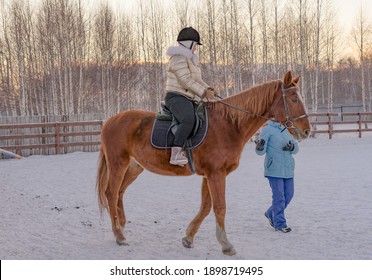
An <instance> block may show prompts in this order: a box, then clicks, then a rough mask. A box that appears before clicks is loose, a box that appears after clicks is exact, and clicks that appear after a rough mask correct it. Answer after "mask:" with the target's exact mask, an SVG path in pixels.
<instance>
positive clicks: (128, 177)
mask: <svg viewBox="0 0 372 280" xmlns="http://www.w3.org/2000/svg"><path fill="white" fill-rule="evenodd" d="M142 171H143V167H142V166H140V165H139V164H138V163H137V162H136V161H135V160H134V159H132V160H131V162H130V164H129V166H128V169H127V171H126V172H125V175H124V179H123V182H122V183H121V186H120V190H119V200H118V219H119V225H120V228H121V231H123V230H124V226H125V223H126V218H125V211H124V205H123V195H124V193H125V191H126V189H127V187H128V186H129V185H130V184H132V183H133V181H134V180H136V179H137V177H138V175H140V174H141V173H142Z"/></svg>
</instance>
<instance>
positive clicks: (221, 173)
mask: <svg viewBox="0 0 372 280" xmlns="http://www.w3.org/2000/svg"><path fill="white" fill-rule="evenodd" d="M298 81H299V77H297V78H293V77H292V73H291V72H290V71H289V72H287V73H286V75H285V77H284V78H283V80H275V81H271V82H266V83H263V84H260V85H257V86H254V87H252V88H250V89H248V90H245V91H242V92H240V93H238V94H236V95H234V96H231V97H228V98H225V99H222V100H220V101H215V102H210V103H209V106H208V119H209V125H208V126H209V129H208V134H207V136H206V138H205V139H204V142H203V143H202V144H201V145H200V146H199V147H197V148H195V149H194V151H193V157H194V164H195V169H196V173H197V174H198V175H200V176H203V179H202V185H201V197H202V199H201V206H200V209H199V212H198V213H197V215H196V216H195V218H194V219H193V220H192V221H191V223H190V224H189V225H188V227H187V230H186V236H185V237H184V238H183V239H182V243H183V245H184V246H185V247H187V248H191V247H192V246H193V240H194V237H195V234H196V232H197V231H198V229H199V227H200V224H201V223H202V221H203V220H204V218H205V217H206V216H207V215H208V214H209V212H210V210H211V208H212V207H213V211H214V214H215V218H216V235H217V240H218V242H219V243H220V244H221V246H222V251H223V253H224V254H226V255H234V254H235V253H236V251H235V249H234V247H233V245H232V244H231V243H230V242H229V240H228V239H227V235H226V231H225V214H226V201H225V187H226V176H227V175H228V174H229V173H231V172H232V171H234V170H235V169H236V168H237V167H238V165H239V160H240V156H241V153H242V151H243V148H244V145H245V144H246V143H247V141H248V140H249V139H250V138H251V137H252V136H253V135H254V134H255V133H256V132H257V130H258V129H259V128H260V127H261V126H262V125H263V124H264V123H265V122H266V121H267V120H268V119H272V120H275V121H277V122H280V123H283V124H285V125H286V126H287V127H288V129H289V131H290V132H291V133H292V134H295V136H296V138H306V137H307V136H308V135H309V133H310V123H309V120H308V117H307V114H306V110H305V106H304V104H303V102H302V99H301V97H300V95H299V88H298V86H297V84H298ZM154 120H155V113H154V112H146V111H140V110H131V111H126V112H121V113H119V114H117V115H115V116H113V117H111V118H109V119H108V120H107V122H106V123H105V125H104V126H103V128H102V132H101V151H100V156H99V167H98V174H97V190H98V198H99V206H100V210H101V212H102V210H103V209H104V208H106V209H107V210H108V211H109V214H110V217H111V223H112V231H113V233H114V235H115V237H116V242H117V244H119V245H128V243H127V242H126V239H125V237H124V234H123V231H124V226H125V223H126V218H125V212H124V205H123V201H124V199H123V195H124V192H125V190H126V189H127V187H128V186H129V185H130V184H131V183H132V182H133V181H134V180H135V179H136V178H137V176H138V175H139V174H140V173H141V172H142V171H143V170H144V168H145V169H147V170H149V171H151V172H154V173H157V174H161V175H173V176H187V175H192V174H193V173H192V171H191V170H190V169H189V167H188V166H185V167H180V166H175V165H171V164H170V163H169V158H170V149H156V148H154V147H153V146H152V145H151V143H150V135H151V129H152V126H153V123H154Z"/></svg>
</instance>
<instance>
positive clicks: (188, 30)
mask: <svg viewBox="0 0 372 280" xmlns="http://www.w3.org/2000/svg"><path fill="white" fill-rule="evenodd" d="M177 41H178V42H181V41H194V42H196V43H197V44H198V45H202V43H200V35H199V32H198V31H196V30H195V29H194V28H192V27H191V26H190V27H185V28H183V29H182V30H181V31H180V33H179V34H178V37H177Z"/></svg>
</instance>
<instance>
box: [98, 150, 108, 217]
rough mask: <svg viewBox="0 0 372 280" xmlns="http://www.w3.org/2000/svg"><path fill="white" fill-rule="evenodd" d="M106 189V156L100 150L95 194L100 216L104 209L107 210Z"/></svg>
mask: <svg viewBox="0 0 372 280" xmlns="http://www.w3.org/2000/svg"><path fill="white" fill-rule="evenodd" d="M107 187H108V169H107V164H106V156H105V153H104V152H103V149H102V148H101V151H100V153H99V159H98V172H97V193H98V205H99V210H100V212H101V214H102V212H103V210H104V209H108V203H107V197H106V193H105V192H106V189H107Z"/></svg>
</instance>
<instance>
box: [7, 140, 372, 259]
mask: <svg viewBox="0 0 372 280" xmlns="http://www.w3.org/2000/svg"><path fill="white" fill-rule="evenodd" d="M371 155H372V136H371V135H366V136H363V138H357V136H355V135H352V136H350V135H348V136H339V137H335V138H334V139H331V140H329V139H326V138H322V137H318V138H317V139H314V138H311V139H308V140H304V141H302V142H300V152H299V153H298V154H297V155H295V160H296V169H295V174H296V175H295V196H294V198H293V201H292V202H291V204H290V206H289V207H288V209H287V210H286V218H287V222H288V225H289V226H290V227H291V228H292V232H290V233H287V234H284V233H281V232H275V231H274V230H273V229H272V228H271V227H270V225H269V223H268V221H267V219H266V218H265V217H264V212H265V210H266V209H267V208H268V206H269V204H270V201H271V191H270V188H269V186H268V182H267V180H266V179H265V178H264V177H263V157H259V156H257V155H256V154H255V152H254V144H253V143H252V142H248V143H247V144H246V146H245V148H244V152H243V154H242V157H241V160H240V165H239V167H238V169H237V170H236V171H234V172H233V173H231V174H230V175H229V176H228V177H227V184H226V201H227V214H226V225H227V233H228V235H229V238H230V240H231V241H232V243H233V244H234V247H235V249H236V251H237V254H236V255H234V256H225V255H223V254H222V252H221V250H220V247H219V246H217V245H218V244H217V241H216V238H215V227H216V226H215V217H214V215H213V211H211V213H210V214H209V216H208V217H207V218H206V219H205V221H204V222H203V224H202V225H201V227H200V230H199V231H198V233H197V235H196V236H195V240H194V248H185V247H184V246H183V245H182V241H181V239H182V237H183V236H184V234H185V230H186V228H187V225H188V224H189V222H190V221H191V220H192V218H193V217H194V215H195V214H196V213H197V211H198V209H199V206H200V185H201V180H202V178H201V177H199V176H188V177H171V176H160V175H156V174H153V173H150V172H148V171H145V172H143V173H142V174H141V175H140V176H139V178H138V179H137V180H136V181H135V182H134V183H133V184H132V185H130V186H129V188H128V190H127V192H126V196H125V200H124V204H125V209H126V216H127V224H126V227H125V234H126V238H127V242H128V243H129V246H118V245H117V244H116V243H115V240H114V239H113V238H112V231H111V222H110V218H109V216H108V214H107V212H104V213H103V215H102V216H100V213H99V209H98V204H97V200H98V198H97V193H96V186H95V184H96V182H95V180H96V172H97V161H98V153H83V152H76V153H71V154H65V155H54V156H31V157H28V158H23V159H20V160H17V159H12V160H0V219H1V223H0V241H1V242H0V258H1V259H2V260H4V259H37V260H38V259H62V260H66V259H89V260H92V259H127V260H142V259H165V260H167V259H190V260H194V259H200V260H205V259H214V260H216V259H226V260H230V259H238V260H242V259H258V260H273V259H285V260H297V259H299V260H307V259H319V260H324V259H331V260H332V259H369V260H370V259H372V254H371V248H372V241H371V236H370V232H371V223H369V222H368V221H369V220H370V214H371V213H372V203H371V198H372V183H371V182H372V173H371V170H372V160H371Z"/></svg>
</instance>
